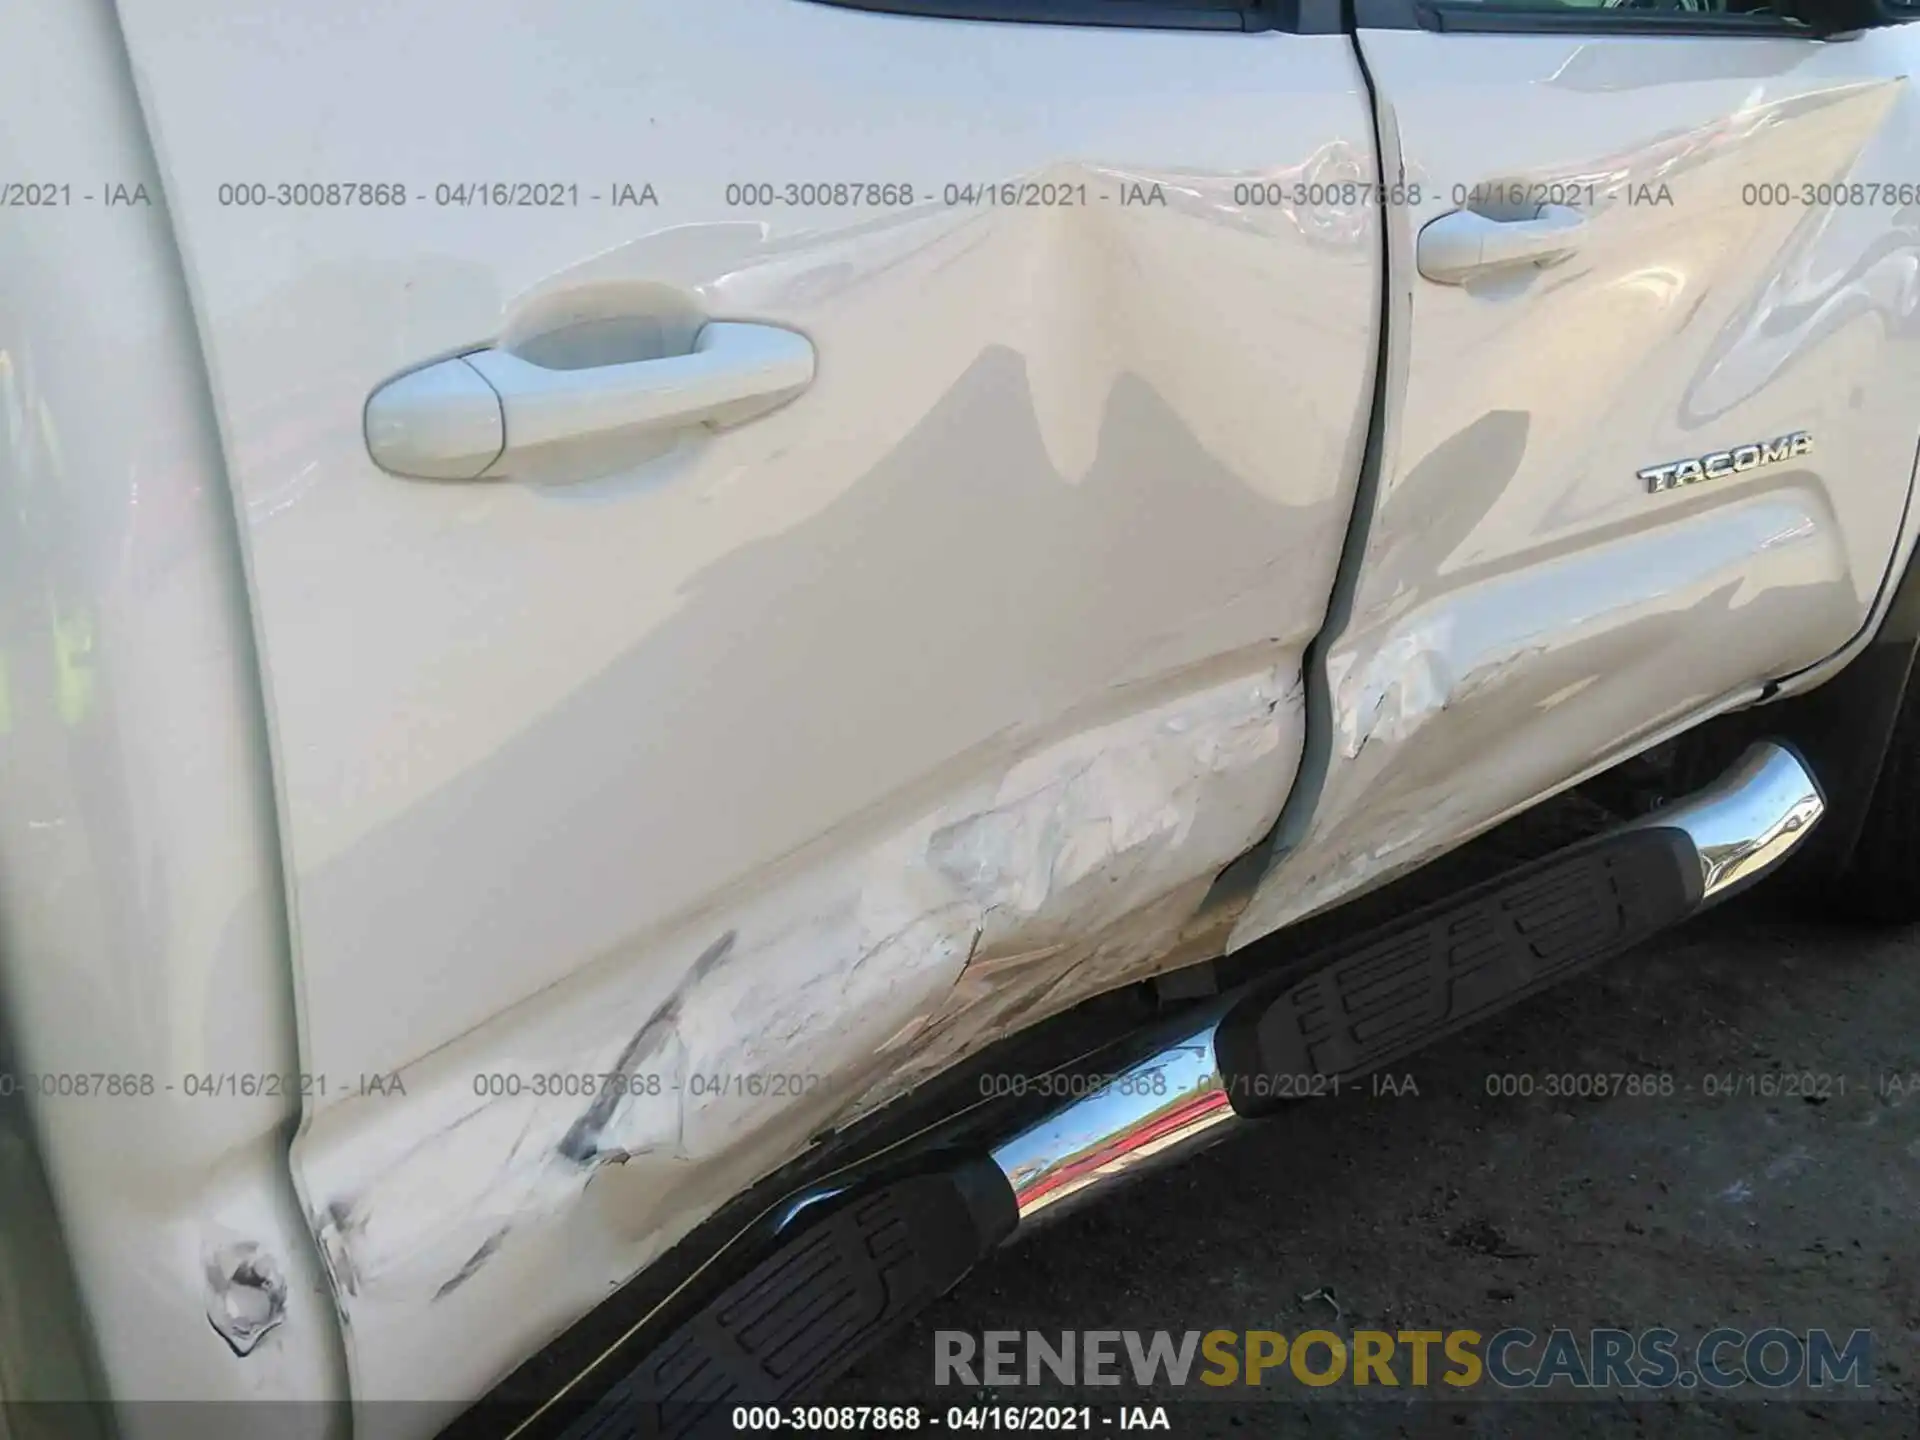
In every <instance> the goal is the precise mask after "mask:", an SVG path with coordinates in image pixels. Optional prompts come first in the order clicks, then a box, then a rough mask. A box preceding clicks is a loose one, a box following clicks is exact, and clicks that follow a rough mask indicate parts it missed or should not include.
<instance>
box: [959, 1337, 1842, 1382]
mask: <svg viewBox="0 0 1920 1440" xmlns="http://www.w3.org/2000/svg"><path fill="white" fill-rule="evenodd" d="M1129 1380H1130V1381H1132V1382H1133V1383H1134V1384H1135V1385H1139V1386H1143V1387H1144V1386H1150V1385H1156V1384H1160V1385H1173V1386H1193V1385H1200V1386H1211V1387H1214V1388H1215V1389H1220V1388H1224V1387H1228V1386H1235V1387H1251V1386H1261V1385H1267V1384H1276V1385H1285V1384H1298V1385H1306V1386H1311V1387H1315V1388H1320V1387H1324V1386H1328V1385H1341V1384H1346V1385H1353V1386H1379V1387H1387V1386H1396V1387H1410V1388H1420V1387H1425V1386H1446V1387H1449V1388H1450V1389H1452V1390H1455V1391H1459V1390H1467V1389H1472V1388H1474V1387H1476V1386H1485V1385H1486V1384H1488V1383H1489V1382H1491V1383H1492V1384H1493V1385H1496V1386H1499V1387H1500V1388H1502V1389H1506V1390H1548V1389H1555V1388H1559V1389H1564V1390H1604V1391H1617V1390H1667V1389H1680V1390H1692V1389H1696V1388H1699V1387H1702V1386H1704V1387H1706V1388H1708V1389H1711V1390H1733V1389H1737V1388H1739V1387H1741V1386H1743V1385H1755V1386H1759V1387H1761V1388H1763V1389H1767V1390H1788V1389H1794V1388H1797V1387H1802V1386H1805V1387H1808V1388H1812V1389H1827V1388H1829V1387H1833V1386H1846V1387H1849V1388H1852V1389H1856V1390H1864V1389H1867V1388H1868V1387H1870V1386H1871V1385H1872V1384H1873V1333H1872V1332H1871V1331H1869V1330H1854V1331H1851V1332H1849V1333H1848V1334H1847V1335H1846V1336H1845V1337H1844V1339H1837V1338H1835V1336H1834V1335H1833V1334H1832V1333H1831V1332H1829V1331H1826V1330H1806V1331H1796V1330H1785V1329H1781V1328H1779V1327H1771V1328H1767V1329H1761V1330H1753V1331H1747V1330H1734V1329H1728V1328H1722V1329H1717V1330H1710V1331H1708V1332H1707V1333H1706V1334H1705V1335H1703V1336H1701V1337H1700V1339H1699V1340H1698V1341H1697V1342H1693V1343H1691V1344H1688V1343H1684V1342H1683V1341H1682V1340H1681V1337H1680V1335H1679V1333H1678V1332H1677V1331H1673V1330H1667V1329H1650V1330H1640V1331H1632V1330H1614V1329H1598V1330H1588V1331H1586V1332H1584V1333H1583V1332H1579V1331H1575V1330H1564V1329H1555V1330H1549V1331H1548V1332H1547V1333H1546V1334H1545V1335H1539V1334H1536V1333H1535V1332H1534V1331H1532V1330H1526V1329H1521V1328H1519V1327H1517V1326H1516V1327H1510V1328H1508V1329H1505V1330H1497V1331H1495V1332H1494V1333H1493V1334H1492V1335H1491V1336H1483V1335H1482V1334H1481V1332H1480V1331H1478V1330H1356V1331H1354V1332H1353V1334H1352V1336H1351V1337H1344V1336H1341V1335H1338V1334H1335V1333H1334V1332H1333V1331H1331V1330H1305V1331H1301V1332H1300V1333H1298V1334H1296V1335H1292V1336H1289V1335H1285V1334H1282V1333H1281V1332H1280V1331H1277V1330H1245V1331H1241V1330H1208V1331H1206V1332H1204V1333H1203V1332H1201V1331H1198V1330H1186V1331H1182V1332H1180V1333H1178V1334H1175V1333H1173V1332H1171V1331H1166V1330H1154V1331H1141V1330H1062V1331H1053V1332H1043V1331H1039V1330H1026V1331H1020V1330H988V1331H985V1332H984V1333H982V1334H980V1335H975V1334H973V1333H972V1332H970V1331H965V1330H936V1331H935V1332H934V1336H933V1383H934V1384H935V1385H969V1386H981V1385H1008V1386H1014V1385H1040V1384H1044V1383H1053V1384H1061V1385H1075V1386H1078V1385H1120V1384H1123V1383H1125V1382H1127V1381H1129Z"/></svg>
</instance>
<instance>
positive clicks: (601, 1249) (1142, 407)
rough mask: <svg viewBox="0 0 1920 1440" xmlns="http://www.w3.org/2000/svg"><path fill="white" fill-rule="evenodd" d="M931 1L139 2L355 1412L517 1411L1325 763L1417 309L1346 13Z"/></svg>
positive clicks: (307, 1188) (1143, 941)
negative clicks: (228, 501) (793, 1183)
mask: <svg viewBox="0 0 1920 1440" xmlns="http://www.w3.org/2000/svg"><path fill="white" fill-rule="evenodd" d="M914 8H916V7H915V6H913V5H911V4H902V5H894V6H888V5H883V4H875V5H868V6H864V7H849V6H843V5H829V4H820V3H811V0H701V3H699V4H688V3H684V0H588V3H576V4H570V5H559V6H556V5H553V4H550V3H545V0H469V3H467V4H465V5H463V6H462V7H460V9H459V11H458V13H457V15H456V14H452V13H450V12H448V10H447V9H446V7H445V6H443V5H439V4H434V3H429V0H416V3H399V4H387V5H379V6H361V7H354V8H353V10H352V13H351V16H349V15H348V14H347V13H345V12H340V11H338V10H337V8H330V7H325V6H319V7H306V8H301V7H290V8H284V9H283V10H281V11H280V12H278V13H276V14H275V16H274V18H273V20H272V21H271V23H265V22H263V21H262V20H261V19H260V17H259V15H258V13H257V7H254V6H252V5H249V4H245V3H240V0H127V3H125V4H123V5H122V6H121V15H122V21H123V26H124V30H125V33H126V37H127V41H128V46H129V51H130V53H131V56H132V62H133V70H134V72H135V75H136V77H137V80H138V84H139V87H140V91H141V99H142V103H143V106H144V109H145V112H146V116H147V119H148V123H149V126H150V128H151V131H152V134H153V136H154V141H155V145H156V148H157V151H158V154H159V157H160V164H161V169H162V172H163V176H164V181H165V189H166V203H167V206H168V208H169V210H170V212H171V215H172V218H173V221H174V224H175V225H176V227H177V229H178V233H179V237H180V243H181V249H182V252H183V255H184V260H185V265H186V270H187V274H188V277H189V281H190V285H191V288H192V292H193V296H194V301H195V306H196V310H197V317H198V322H199V326H200V329H201V333H202V335H203V337H204V342H205V346H206V351H207V357H208V364H209V366H210V370H211V377H212V388H213V394H214V398H215V401H216V403H217V406H218V409H219V413H220V418H221V425H222V431H223V437H224V443H225V446H226V454H227V461H228V464H229V467H230V472H231V481H232V485H233V488H234V491H235V494H236V496H237V500H238V504H239V506H240V508H241V513H242V520H243V525H242V528H243V531H244V540H245V544H246V547H247V551H248V561H249V569H250V584H251V589H252V595H251V598H252V603H253V607H254V613H255V618H256V623H257V627H258V631H259V639H260V652H261V657H262V661H263V665H264V670H265V676H266V687H267V691H268V694H269V697H270V706H271V719H272V725H273V728H274V741H275V744H274V753H275V757H276V767H277V782H278V786H279V790H280V802H281V813H280V820H281V825H282V829H283V832H284V837H285V846H286V855H287V869H288V877H289V884H290V895H291V900H292V906H291V908H292V911H293V914H294V916H295V917H296V924H297V935H296V938H295V948H296V952H297V960H298V966H299V976H298V981H299V987H300V1008H301V1022H302V1043H303V1047H304V1048H303V1061H304V1064H305V1067H306V1069H307V1070H308V1071H309V1072H311V1074H310V1078H309V1079H308V1080H307V1081H306V1082H303V1083H306V1084H307V1086H308V1093H307V1114H306V1121H305V1128H304V1130H303V1133H302V1134H301V1136H300V1138H299V1139H298V1141H297V1143H296V1145H295V1149H294V1165H295V1169H296V1172H297V1177H298V1180H299V1184H300V1186H301V1188H302V1192H303V1199H304V1203H305V1205H306V1207H307V1209H308V1213H309V1218H310V1220H311V1223H312V1224H313V1227H314V1230H315V1233H316V1235H317V1237H318V1240H319V1243H320V1245H321V1247H322V1250H323V1253H324V1256H325V1258H326V1262H327V1264H328V1267H329V1269H330V1272H331V1276H332V1282H333V1285H334V1287H335V1290H336V1292H337V1296H336V1298H337V1303H338V1305H339V1308H340V1313H341V1315H342V1317H343V1319H344V1321H345V1325H344V1331H345V1335H346V1343H347V1348H348V1358H349V1365H350V1368H351V1373H352V1384H353V1392H354V1394H355V1396H356V1397H357V1398H360V1399H365V1400H379V1399H386V1398H399V1397H408V1396H413V1397H445V1398H448V1399H451V1400H461V1399H466V1398H470V1397H472V1396H474V1395H475V1394H477V1393H479V1392H480V1391H481V1390H483V1389H484V1388H485V1387H486V1386H487V1385H488V1384H489V1383H491V1382H492V1381H493V1380H494V1379H496V1378H497V1377H498V1376H500V1375H501V1374H502V1373H503V1372H504V1371H505V1370H507V1369H508V1368H510V1367H511V1366H512V1365H513V1364H515V1363H517V1362H518V1361H519V1360H521V1359H522V1358H523V1357H525V1356H526V1355H528V1354H530V1353H531V1352H532V1351H534V1350H535V1349H537V1348H538V1346H539V1345H540V1344H541V1343H542V1342H543V1341H544V1340H545V1339H546V1338H548V1337H549V1336H551V1335H553V1334H554V1333H556V1332H557V1331H558V1330H559V1329H561V1328H562V1327H563V1326H565V1325H566V1324H567V1323H569V1322H570V1321H572V1320H573V1319H574V1318H576V1317H577V1316H579V1315H580V1314H581V1313H583V1312H584V1311H586V1310H587V1309H589V1308H590V1307H591V1306H592V1305H593V1304H595V1303H596V1302H597V1301H599V1300H600V1299H602V1298H604V1297H605V1296H606V1294H607V1293H608V1292H609V1290H610V1288H612V1287H613V1286H615V1285H617V1284H619V1283H620V1282H621V1281H623V1280H625V1279H626V1278H628V1277H629V1276H630V1275H632V1274H633V1273H634V1272H635V1271H636V1270H638V1269H639V1268H640V1267H642V1266H643V1265H645V1264H646V1263H647V1262H648V1261H649V1260H651V1259H653V1258H654V1257H656V1256H657V1255H659V1254H660V1253H661V1251H662V1250H663V1249H665V1248H666V1247H667V1246H668V1245H670V1244H671V1243H672V1242H673V1240H674V1239H675V1238H677V1237H678V1236H679V1235H681V1234H683V1233H684V1232H685V1231H686V1230H687V1229H688V1228H689V1227H690V1226H691V1225H692V1224H694V1223H695V1222H696V1221H697V1220H698V1219H700V1218H701V1217H702V1216H704V1215H705V1214H707V1213H708V1212H709V1211H711V1210H712V1209H713V1208H714V1207H715V1206H716V1205H718V1204H719V1203H721V1202H722V1201H723V1200H725V1199H726V1198H728V1197H729V1196H731V1195H732V1194H734V1193H735V1192H737V1191H738V1190H740V1189H741V1188H743V1187H744V1186H746V1185H747V1184H749V1183H750V1182H751V1181H753V1180H754V1179H755V1178H756V1177H757V1176H759V1175H761V1174H764V1173H765V1172H767V1171H768V1170H769V1169H771V1168H772V1167H775V1166H777V1165H778V1164H780V1163H781V1162H783V1161H784V1160H785V1159H787V1158H789V1157H790V1156H791V1155H793V1154H794V1153H796V1152H797V1151H798V1150H799V1149H801V1148H802V1147H803V1146H804V1145H805V1144H806V1142H807V1140H808V1137H809V1136H811V1135H813V1134H815V1133H817V1132H818V1131H819V1130H820V1129H821V1128H822V1127H825V1126H829V1125H832V1124H834V1123H836V1121H837V1120H839V1119H840V1118H842V1117H844V1116H845V1115H847V1114H848V1113H850V1111H852V1110H853V1109H854V1108H856V1107H857V1106H859V1105H862V1104H871V1103H874V1102H875V1101H876V1100H877V1099H878V1098H881V1097H884V1095H885V1094H887V1093H889V1091H890V1089H894V1088H898V1087H899V1086H900V1085H903V1084H905V1083H908V1082H909V1081H910V1080H911V1079H912V1078H913V1077H914V1076H915V1075H917V1074H921V1073H925V1072H926V1071H927V1070H929V1069H932V1068H935V1067H937V1066H938V1065H940V1064H943V1063H945V1062H946V1061H948V1060H950V1059H952V1058H953V1057H954V1056H956V1055H958V1054H961V1053H964V1052H965V1051H966V1050H968V1049H969V1048H971V1047H973V1046H976V1045H978V1044H980V1043H983V1042H984V1040H985V1039H987V1038H990V1037H991V1036H992V1035H994V1034H995V1033H997V1032H998V1031H999V1030H1000V1029H1002V1028H1004V1027H1006V1026H1009V1025H1013V1024H1016V1023H1019V1022H1020V1021H1022V1020H1025V1019H1031V1018H1034V1017H1036V1016H1038V1015H1040V1014H1043V1013H1045V1012H1046V1011H1048V1010H1050V1009H1054V1008H1058V1007H1060V1006H1062V1005H1065V1004H1067V1003H1070V1002H1071V1001H1072V1000H1073V999H1075V998H1077V997H1078V996H1079V995H1082V994H1087V993H1092V992H1094V991H1097V990H1101V989H1104V988H1108V987H1110V986H1112V985H1114V984H1116V983H1119V982H1121V981H1123V980H1124V979H1126V978H1127V977H1128V976H1129V975H1131V974H1135V973H1139V969H1140V967H1142V966H1144V965H1145V964H1147V963H1148V962H1150V961H1151V960H1152V959H1153V958H1154V957H1156V956H1157V955H1158V954H1160V953H1161V952H1163V951H1164V950H1165V948H1166V946H1167V945H1168V944H1170V943H1171V941H1172V939H1173V938H1174V937H1175V936H1176V935H1177V934H1178V933H1179V931H1180V928H1181V926H1182V925H1183V924H1184V923H1185V921H1186V919H1187V918H1188V917H1189V916H1190V915H1191V914H1192V913H1193V911H1194V909H1195V907H1196V906H1197V905H1198V904H1199V901H1200V898H1201V896H1202V895H1204V894H1205V892H1206V890H1207V888H1208V886H1209V885H1210V884H1211V882H1212V880H1213V878H1214V876H1215V875H1216V874H1217V872H1218V871H1219V870H1220V869H1221V868H1222V867H1223V866H1224V865H1226V864H1227V863H1228V862H1230V861H1231V860H1232V859H1234V858H1235V856H1237V855H1238V854H1240V853H1241V852H1242V851H1244V850H1245V849H1247V848H1248V847H1250V846H1252V845H1254V844H1255V843H1256V842H1257V841H1258V840H1259V839H1260V838H1261V837H1262V836H1263V835H1264V834H1265V833H1266V831H1267V830H1268V829H1269V827H1270V826H1271V824H1272V822H1273V820H1274V817H1275V816H1276V815H1277V814H1278V812H1279V809H1280V806H1281V803H1282V801H1283V799H1284V797H1285V795H1286V793H1287V790H1288V787H1289V785H1290V783H1291V781H1292V777H1293V772H1294V768H1295V765H1296V762H1297V760H1298V756H1299V752H1300V746H1301V736H1302V727H1303V710H1304V706H1303V702H1302V691H1301V676H1300V672H1301V656H1302V652H1303V649H1304V647H1305V645H1306V644H1307V642H1308V641H1309V639H1310V638H1311V637H1312V636H1313V634H1314V633H1315V632H1316V630H1317V629H1318V628H1319V626H1320V623H1321V620H1322V618H1323V616H1324V613H1325V609H1326V603H1327V597H1328V594H1329V591H1330V589H1331V586H1332V581H1333V575H1334V570H1335V567H1336V563H1337V558H1338V554H1339V550H1340V545H1341V538H1342V536H1343V535H1344V533H1345V531H1346V527H1347V521H1348V518H1349V514H1350V511H1351V506H1352V500H1353V494H1354V487H1355V485H1356V482H1357V475H1358V468H1359V460H1360V449H1361V444H1362V437H1363V433H1364V430H1365V417H1366V414H1367V410H1368V406H1369V404H1370V400H1371V394H1372V389H1371V386H1372V374H1373V366H1374V358H1375V354H1376V348H1377V333H1378V332H1377V324H1378V313H1377V312H1378V304H1379V295H1380V288H1381V270H1380V265H1381V258H1380V233H1379V226H1378V221H1377V215H1378V211H1377V208H1376V204H1375V197H1374V195H1373V193H1372V191H1373V188H1374V186H1373V182H1374V181H1375V179H1376V176H1377V156H1376V153H1375V147H1374V141H1373V121H1372V116H1371V114H1370V112H1369V109H1368V104H1367V100H1366V92H1365V87H1364V83H1363V81H1362V78H1361V75H1360V71H1359V67H1358V65H1357V63H1356V60H1355V57H1354V53H1353V50H1352V47H1351V45H1350V44H1349V42H1348V40H1347V39H1346V37H1345V36H1343V35H1341V34H1338V33H1327V34H1318V35H1307V34H1294V33H1287V32H1284V31H1275V30H1266V31H1262V32H1258V33H1245V32H1243V31H1242V30H1241V29H1240V28H1239V27H1240V25H1241V15H1240V11H1241V9H1243V8H1251V7H1240V6H1237V5H1223V4H1220V3H1218V0H1193V3H1191V4H1185V3H1181V0H1166V3H1160V4H1155V5H1133V4H1119V3H1112V4H1107V3H1099V0H1092V3H1088V4H1086V5H1084V6H1082V7H1081V8H1080V10H1079V11H1078V12H1072V10H1071V7H1063V6H1061V5H1059V4H1057V3H1051V0H1050V3H1048V4H1046V5H1023V3H1022V0H1006V3H1004V4H1001V5H999V7H998V11H997V13H999V14H1001V15H1002V16H1004V17H1007V18H1008V19H1009V20H1012V19H1017V18H1018V16H1019V15H1020V14H1026V15H1028V16H1032V15H1035V14H1038V13H1040V12H1042V11H1044V12H1046V13H1047V14H1049V15H1051V16H1053V17H1054V18H1056V19H1061V18H1065V19H1069V20H1071V19H1074V18H1076V16H1077V18H1079V19H1082V20H1086V21H1088V22H1091V23H1086V24H1073V23H1067V24H1020V23H993V22H982V21H977V20H959V19H945V18H931V17H929V16H924V15H922V16H915V15H908V14H887V13H875V12H878V11H883V10H887V9H896V10H902V9H904V10H911V9H914ZM931 8H933V9H936V10H944V11H946V12H949V13H951V12H952V11H954V10H955V9H956V8H958V7H954V6H952V5H945V6H934V7H931ZM988 8H992V7H988ZM1070 12H1071V13H1070ZM1135 21H1138V22H1141V23H1142V24H1151V25H1152V26H1154V28H1151V29H1148V28H1139V27H1138V26H1137V25H1135V24H1134V23H1132V22H1135ZM1223 25H1225V26H1228V27H1231V28H1227V29H1223V28H1222V26H1223ZM370 443H371V445H372V447H373V449H372V450H370ZM374 450H377V451H379V454H380V463H376V459H375V456H374V453H373V451H374ZM383 467H384V468H383ZM589 1182H592V1189H591V1191H589V1189H588V1185H589ZM394 1413H399V1412H394ZM408 1413H414V1412H408ZM418 1423H420V1424H422V1425H425V1424H426V1423H427V1422H426V1420H424V1419H423V1420H420V1421H418Z"/></svg>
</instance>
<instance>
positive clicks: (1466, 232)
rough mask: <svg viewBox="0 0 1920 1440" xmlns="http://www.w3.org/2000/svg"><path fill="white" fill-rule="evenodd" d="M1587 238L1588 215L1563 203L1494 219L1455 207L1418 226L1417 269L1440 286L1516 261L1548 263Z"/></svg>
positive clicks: (1460, 282)
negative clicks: (1502, 218) (1528, 212)
mask: <svg viewBox="0 0 1920 1440" xmlns="http://www.w3.org/2000/svg"><path fill="white" fill-rule="evenodd" d="M1586 238H1587V218H1586V216H1584V215H1582V214H1581V213H1580V212H1579V211H1578V210H1575V209H1573V208H1571V207H1570V206H1566V205H1542V206H1541V207H1540V208H1539V210H1538V211H1537V212H1536V213H1535V214H1533V215H1532V216H1529V217H1523V218H1518V219H1513V220H1495V219H1493V218H1492V217H1490V216H1487V215H1482V214H1480V213H1479V212H1478V211H1475V210H1455V211H1452V212H1451V213H1449V214H1446V215H1442V216H1440V217H1439V218H1438V219H1437V220H1429V221H1428V222H1427V223H1426V224H1425V225H1423V226H1422V227H1421V229H1420V239H1419V242H1418V244H1417V246H1416V258H1417V261H1418V264H1419V266H1420V273H1421V274H1422V275H1424V276H1426V277H1427V279H1429V280H1432V281H1435V282H1437V283H1439V284H1441V285H1464V284H1465V283H1466V282H1467V281H1468V280H1471V279H1473V278H1474V277H1475V276H1477V275H1483V274H1486V273H1487V272H1489V271H1492V270H1499V269H1505V268H1507V267H1509V266H1516V265H1552V264H1554V263H1556V262H1558V261H1561V260H1564V259H1566V258H1567V257H1568V256H1569V255H1571V254H1573V252H1574V251H1575V250H1578V249H1579V248H1580V245H1581V242H1583V241H1584V240H1585V239H1586Z"/></svg>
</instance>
